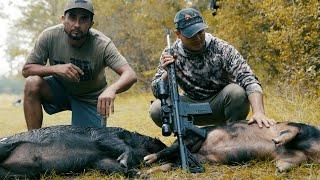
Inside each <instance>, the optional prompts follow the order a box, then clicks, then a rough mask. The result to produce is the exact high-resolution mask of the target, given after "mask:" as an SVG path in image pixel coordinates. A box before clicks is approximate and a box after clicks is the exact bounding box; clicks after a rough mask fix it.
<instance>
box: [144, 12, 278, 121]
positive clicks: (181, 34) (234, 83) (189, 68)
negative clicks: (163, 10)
mask: <svg viewBox="0 0 320 180" xmlns="http://www.w3.org/2000/svg"><path fill="white" fill-rule="evenodd" d="M174 23H175V26H176V35H177V37H178V39H177V40H176V41H175V42H174V43H173V45H172V49H173V54H174V57H173V56H172V55H170V54H168V53H167V52H168V49H167V48H166V49H165V50H164V51H163V53H162V55H161V57H160V65H159V67H158V69H157V72H156V74H155V77H154V79H153V81H152V91H153V94H154V95H155V97H158V95H157V93H156V86H157V83H158V82H159V80H160V79H167V72H166V67H167V65H168V64H170V63H173V62H174V63H175V65H176V75H177V82H178V84H179V87H180V88H181V90H183V92H184V94H183V96H181V101H187V102H193V103H196V102H209V103H210V106H211V109H212V111H213V113H212V115H209V116H199V117H195V121H194V123H195V124H197V125H208V124H222V123H228V122H233V121H238V120H243V119H245V118H246V117H247V115H248V112H249V109H250V108H249V106H250V105H251V108H252V118H251V119H250V120H249V123H253V122H257V123H258V125H259V126H260V127H263V125H264V126H265V127H270V126H272V125H273V124H274V120H272V119H269V118H268V117H266V115H265V111H264V105H263V96H262V88H261V85H260V83H259V81H258V79H257V78H256V76H255V75H254V74H253V72H252V70H251V68H250V67H249V65H248V64H247V62H246V61H245V60H244V58H243V57H242V56H241V55H240V53H239V52H238V51H237V50H236V49H235V48H234V47H233V46H231V45H229V44H228V43H227V42H225V41H223V40H221V39H219V38H217V37H215V36H213V35H211V34H209V33H206V32H205V29H206V28H207V25H206V24H205V23H204V20H203V18H202V16H201V14H200V12H199V11H197V10H195V9H193V8H186V9H182V10H180V11H179V12H178V13H177V14H176V16H175V18H174ZM160 107H161V103H160V100H158V99H157V100H156V101H154V102H153V103H152V105H151V107H150V116H151V118H152V120H153V121H154V122H155V123H156V124H157V125H158V126H160V127H161V125H162V122H161V117H160Z"/></svg>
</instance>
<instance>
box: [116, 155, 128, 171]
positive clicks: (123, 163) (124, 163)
mask: <svg viewBox="0 0 320 180" xmlns="http://www.w3.org/2000/svg"><path fill="white" fill-rule="evenodd" d="M117 161H118V162H119V163H120V165H121V166H122V167H124V168H127V167H128V153H126V152H124V153H122V154H121V155H120V156H119V157H118V158H117Z"/></svg>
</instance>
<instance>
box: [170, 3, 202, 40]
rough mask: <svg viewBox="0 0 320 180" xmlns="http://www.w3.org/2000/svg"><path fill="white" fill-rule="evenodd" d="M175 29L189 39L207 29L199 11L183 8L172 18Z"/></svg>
mask: <svg viewBox="0 0 320 180" xmlns="http://www.w3.org/2000/svg"><path fill="white" fill-rule="evenodd" d="M174 24H175V26H176V29H178V30H180V31H181V33H182V34H183V35H184V36H186V37H187V38H191V37H192V36H194V35H195V34H197V33H198V32H199V31H201V30H203V29H206V28H208V26H207V25H206V24H205V23H204V20H203V17H202V15H201V13H200V12H199V11H197V10H196V9H194V8H185V9H181V10H180V11H179V12H177V14H176V16H175V17H174Z"/></svg>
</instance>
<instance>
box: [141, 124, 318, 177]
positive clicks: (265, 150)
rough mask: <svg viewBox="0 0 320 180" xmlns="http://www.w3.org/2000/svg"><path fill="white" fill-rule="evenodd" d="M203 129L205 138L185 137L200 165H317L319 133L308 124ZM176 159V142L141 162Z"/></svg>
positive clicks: (286, 167) (162, 168)
mask: <svg viewBox="0 0 320 180" xmlns="http://www.w3.org/2000/svg"><path fill="white" fill-rule="evenodd" d="M204 128H205V129H206V130H207V137H206V139H201V138H200V137H198V136H197V135H195V134H193V133H190V132H187V134H186V138H185V142H186V145H187V147H188V149H189V150H190V151H191V152H192V153H193V154H194V155H195V157H196V158H197V159H198V160H199V161H200V162H207V163H212V164H215V163H222V164H234V163H235V164H239V163H243V162H248V161H250V160H253V159H257V160H264V159H275V160H276V167H277V170H278V171H279V172H283V171H287V170H289V169H290V168H292V167H293V166H297V165H299V164H301V163H302V162H306V161H309V162H313V163H320V130H319V129H317V128H315V127H313V126H310V125H306V124H301V123H292V122H283V123H277V124H276V125H275V126H272V127H270V128H259V127H258V125H257V124H251V125H248V124H247V122H237V123H233V124H229V125H225V126H218V127H204ZM177 158H179V156H178V143H177V142H175V143H173V145H172V146H170V147H168V148H166V149H163V150H161V151H160V152H158V153H155V154H151V155H148V156H146V157H145V158H144V160H145V161H146V162H147V163H153V162H155V161H157V160H163V159H165V160H167V161H169V162H170V161H171V162H174V160H176V159H177ZM172 160H173V161H172ZM172 165H173V164H172V163H168V164H165V165H162V166H159V167H155V168H153V169H151V170H149V171H148V172H147V174H149V173H152V172H155V171H167V170H170V169H171V166H172Z"/></svg>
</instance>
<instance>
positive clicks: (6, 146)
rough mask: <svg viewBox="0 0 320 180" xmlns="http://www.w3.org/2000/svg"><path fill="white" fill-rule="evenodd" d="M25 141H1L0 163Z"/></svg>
mask: <svg viewBox="0 0 320 180" xmlns="http://www.w3.org/2000/svg"><path fill="white" fill-rule="evenodd" d="M23 143H25V142H23V141H19V142H15V143H1V142H0V163H1V162H2V161H4V160H6V159H7V158H8V156H10V154H11V152H12V151H13V150H14V149H15V148H16V147H17V146H19V145H20V144H23Z"/></svg>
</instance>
